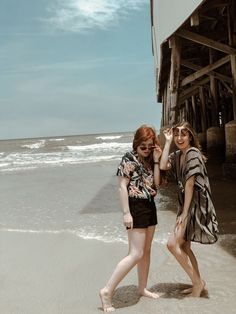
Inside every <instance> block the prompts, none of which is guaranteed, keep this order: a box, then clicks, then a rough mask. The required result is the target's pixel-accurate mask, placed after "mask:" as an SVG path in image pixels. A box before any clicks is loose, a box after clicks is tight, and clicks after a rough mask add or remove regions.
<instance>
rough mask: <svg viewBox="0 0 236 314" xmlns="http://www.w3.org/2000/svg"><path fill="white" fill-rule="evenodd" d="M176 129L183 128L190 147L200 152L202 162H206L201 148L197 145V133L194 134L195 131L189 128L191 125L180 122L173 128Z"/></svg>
mask: <svg viewBox="0 0 236 314" xmlns="http://www.w3.org/2000/svg"><path fill="white" fill-rule="evenodd" d="M178 127H183V128H185V129H187V130H188V132H189V143H190V145H191V146H192V147H196V148H197V149H199V151H200V152H201V155H202V159H203V161H204V162H206V160H207V158H206V156H204V154H203V153H202V147H201V145H200V143H199V139H198V136H197V133H196V132H195V130H194V128H193V127H192V126H191V124H190V123H189V122H187V121H182V122H179V123H177V124H176V125H175V126H174V127H173V128H178Z"/></svg>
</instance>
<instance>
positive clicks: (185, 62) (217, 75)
mask: <svg viewBox="0 0 236 314" xmlns="http://www.w3.org/2000/svg"><path fill="white" fill-rule="evenodd" d="M181 65H182V66H185V67H186V68H189V69H191V70H195V71H198V70H201V69H202V67H201V66H200V65H197V64H194V63H192V62H189V61H188V60H181ZM207 75H212V76H214V77H215V78H217V79H219V80H222V81H225V82H227V83H230V84H231V83H232V79H231V78H230V77H228V76H226V75H223V74H220V73H218V72H216V71H210V72H209V73H208V74H207Z"/></svg>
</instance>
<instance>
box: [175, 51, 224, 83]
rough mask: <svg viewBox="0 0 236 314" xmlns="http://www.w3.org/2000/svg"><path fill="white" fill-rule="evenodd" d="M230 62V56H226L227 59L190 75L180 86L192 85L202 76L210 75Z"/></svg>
mask: <svg viewBox="0 0 236 314" xmlns="http://www.w3.org/2000/svg"><path fill="white" fill-rule="evenodd" d="M229 61H230V56H225V57H223V58H221V59H219V60H217V61H216V62H214V63H212V64H209V65H207V66H205V67H204V68H202V69H201V70H199V71H196V72H195V73H193V74H190V75H189V76H187V77H185V78H184V79H183V80H182V82H181V84H180V85H181V86H185V85H187V84H189V83H191V82H192V81H194V80H196V79H198V78H200V77H201V76H203V75H206V74H208V73H209V72H210V71H212V70H214V69H217V68H219V67H220V66H222V65H223V64H225V63H227V62H229Z"/></svg>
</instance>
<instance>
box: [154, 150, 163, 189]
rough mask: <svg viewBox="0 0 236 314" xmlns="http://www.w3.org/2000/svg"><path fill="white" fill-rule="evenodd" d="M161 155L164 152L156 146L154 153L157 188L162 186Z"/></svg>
mask: <svg viewBox="0 0 236 314" xmlns="http://www.w3.org/2000/svg"><path fill="white" fill-rule="evenodd" d="M161 154H162V150H161V148H160V146H156V147H155V149H154V151H153V161H154V171H153V176H154V178H153V180H154V184H155V186H156V187H158V186H160V185H161V172H160V158H161Z"/></svg>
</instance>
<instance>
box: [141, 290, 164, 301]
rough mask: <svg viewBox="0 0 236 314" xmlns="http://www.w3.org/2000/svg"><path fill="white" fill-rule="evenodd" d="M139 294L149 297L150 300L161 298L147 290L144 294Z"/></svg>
mask: <svg viewBox="0 0 236 314" xmlns="http://www.w3.org/2000/svg"><path fill="white" fill-rule="evenodd" d="M139 294H141V295H142V296H143V297H148V298H152V299H158V298H159V297H160V296H159V294H157V293H155V292H151V291H149V290H147V289H146V288H145V289H144V290H143V291H142V292H141V291H139Z"/></svg>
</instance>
